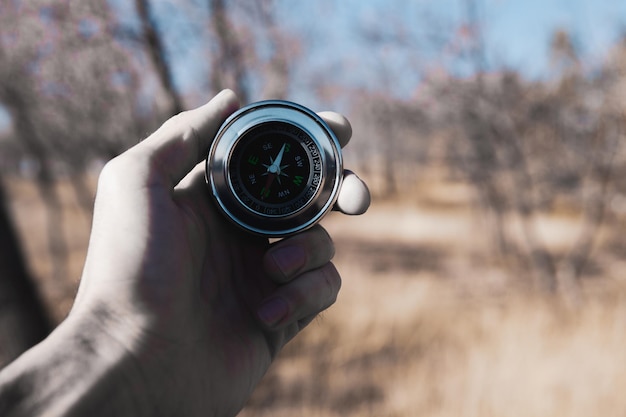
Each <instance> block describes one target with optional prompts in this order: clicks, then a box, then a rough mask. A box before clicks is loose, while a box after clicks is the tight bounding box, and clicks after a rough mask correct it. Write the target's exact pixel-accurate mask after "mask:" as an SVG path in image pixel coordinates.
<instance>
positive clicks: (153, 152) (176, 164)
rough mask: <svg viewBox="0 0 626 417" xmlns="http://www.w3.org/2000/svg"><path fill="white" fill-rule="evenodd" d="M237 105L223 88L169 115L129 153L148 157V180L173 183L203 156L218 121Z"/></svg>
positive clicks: (214, 132)
mask: <svg viewBox="0 0 626 417" xmlns="http://www.w3.org/2000/svg"><path fill="white" fill-rule="evenodd" d="M238 107H239V102H238V100H237V97H236V96H235V93H233V92H232V91H230V90H224V91H222V92H221V93H219V94H218V95H216V96H215V97H214V98H213V99H212V100H211V101H209V102H208V103H206V104H205V105H203V106H201V107H198V108H196V109H194V110H189V111H185V112H182V113H180V114H178V115H176V116H174V117H172V118H170V119H169V120H167V121H166V122H165V123H164V124H163V126H161V127H160V128H159V129H158V130H157V131H156V132H154V133H153V134H152V135H150V136H149V137H148V138H147V139H146V140H144V141H142V142H141V143H139V144H138V145H136V146H135V147H134V148H132V149H131V150H130V151H129V152H128V153H129V154H130V155H136V156H140V157H143V158H147V161H148V163H149V164H150V165H151V167H152V168H155V169H154V170H151V172H150V174H151V175H150V177H151V178H148V179H147V180H149V181H159V180H165V181H167V182H168V183H169V184H168V185H170V186H171V187H174V186H175V185H176V184H177V183H178V182H179V181H180V180H181V179H182V178H183V177H185V175H187V173H188V172H189V171H191V170H192V169H193V167H194V166H195V165H196V164H197V163H198V162H200V161H201V160H202V159H203V158H205V157H206V152H207V150H208V148H209V146H210V144H211V141H212V140H213V138H214V137H215V135H216V133H217V130H218V129H219V127H220V125H221V124H222V123H223V122H224V121H225V120H226V118H227V117H228V116H229V115H230V114H231V113H233V112H234V111H235V110H236V109H237V108H238ZM154 174H156V176H154Z"/></svg>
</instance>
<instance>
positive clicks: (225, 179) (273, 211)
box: [206, 100, 343, 237]
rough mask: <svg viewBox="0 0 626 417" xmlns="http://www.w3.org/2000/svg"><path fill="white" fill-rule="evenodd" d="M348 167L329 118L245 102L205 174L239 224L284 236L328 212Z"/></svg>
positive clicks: (282, 104) (276, 103)
mask: <svg viewBox="0 0 626 417" xmlns="http://www.w3.org/2000/svg"><path fill="white" fill-rule="evenodd" d="M342 178H343V168H342V160H341V151H340V146H339V142H338V141H337V138H336V137H335V135H334V133H333V132H332V131H331V130H330V128H329V127H328V126H327V125H326V123H325V122H324V121H323V120H322V119H321V118H320V117H319V116H317V115H316V114H315V113H313V112H312V111H311V110H309V109H307V108H305V107H302V106H300V105H298V104H295V103H291V102H287V101H281V100H273V101H262V102H258V103H254V104H251V105H249V106H246V107H244V108H242V109H240V110H239V111H237V112H236V113H234V114H233V115H232V116H231V117H229V118H228V120H226V122H224V124H223V125H222V127H221V128H220V130H219V131H218V133H217V136H216V138H215V140H214V141H213V144H212V145H211V149H210V150H209V154H208V156H207V160H206V179H207V183H208V185H209V188H210V190H211V194H212V196H213V198H214V200H215V202H216V203H217V207H218V208H219V209H220V210H221V212H222V213H223V214H224V215H225V216H226V217H227V218H228V219H229V220H231V221H232V222H233V223H235V224H236V225H238V226H240V227H241V228H243V229H245V230H247V231H249V232H252V233H255V234H258V235H263V236H268V237H283V236H288V235H291V234H294V233H297V232H299V231H302V230H306V229H308V228H310V227H312V226H313V225H314V224H316V223H317V222H319V221H320V220H321V218H322V217H323V216H324V215H325V214H326V213H327V212H329V211H330V210H331V209H332V207H333V205H334V203H335V201H336V199H337V195H338V193H339V188H340V186H341V181H342Z"/></svg>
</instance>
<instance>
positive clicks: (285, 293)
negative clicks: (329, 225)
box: [257, 226, 341, 329]
mask: <svg viewBox="0 0 626 417" xmlns="http://www.w3.org/2000/svg"><path fill="white" fill-rule="evenodd" d="M334 253H335V250H334V245H333V243H332V240H331V239H330V237H329V236H328V233H326V231H325V230H324V229H323V228H322V227H321V226H316V227H314V228H312V229H311V230H309V231H306V232H303V233H301V234H298V235H295V236H292V237H290V238H288V239H284V240H282V241H279V242H277V243H274V244H273V245H272V247H271V248H270V249H269V250H268V251H267V253H266V254H265V257H264V259H263V266H264V269H265V272H266V273H267V275H268V276H269V277H270V278H271V279H272V280H273V281H274V282H276V283H277V284H280V285H279V287H278V288H277V289H276V291H275V292H274V293H273V294H272V295H271V296H269V297H268V298H267V299H266V300H265V301H264V302H263V303H262V304H261V306H260V307H259V309H258V311H257V314H258V317H259V319H260V320H261V322H262V323H263V324H264V325H265V326H266V327H268V328H274V329H275V328H282V327H284V326H287V325H289V324H293V323H298V322H304V323H306V322H308V321H310V318H311V317H313V316H315V315H316V314H318V313H319V312H321V311H323V310H324V309H326V308H328V307H329V306H330V305H332V304H333V303H334V302H335V300H336V298H337V294H338V293H339V288H340V287H341V278H340V276H339V273H338V272H337V270H336V269H335V267H334V266H333V265H332V264H331V263H330V260H331V259H332V257H333V256H334Z"/></svg>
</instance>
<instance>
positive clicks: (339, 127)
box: [318, 111, 352, 148]
mask: <svg viewBox="0 0 626 417" xmlns="http://www.w3.org/2000/svg"><path fill="white" fill-rule="evenodd" d="M318 116H320V117H321V118H322V119H324V121H325V122H326V124H327V125H328V127H330V128H331V129H332V131H333V132H334V133H335V136H336V137H337V140H339V144H340V145H341V147H342V148H343V147H345V146H346V145H347V144H348V142H350V138H351V137H352V126H351V125H350V122H349V121H348V119H346V118H345V117H343V116H342V115H341V114H339V113H335V112H331V111H325V112H320V113H318Z"/></svg>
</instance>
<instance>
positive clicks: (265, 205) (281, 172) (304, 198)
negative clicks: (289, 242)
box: [228, 121, 322, 216]
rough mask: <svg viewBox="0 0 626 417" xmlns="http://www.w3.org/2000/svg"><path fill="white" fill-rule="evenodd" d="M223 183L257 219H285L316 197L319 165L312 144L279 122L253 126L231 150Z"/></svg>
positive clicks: (319, 158)
mask: <svg viewBox="0 0 626 417" xmlns="http://www.w3.org/2000/svg"><path fill="white" fill-rule="evenodd" d="M228 177H229V182H230V186H231V188H232V190H233V192H234V194H235V196H236V197H237V199H238V200H239V201H240V202H241V203H242V204H243V205H244V206H245V207H247V208H248V209H249V210H251V211H253V212H255V213H257V214H260V215H263V216H288V215H290V214H292V213H296V212H298V211H299V210H301V209H302V208H304V207H306V206H307V205H308V204H309V202H310V201H311V200H312V199H313V198H314V197H315V195H316V194H317V192H318V190H319V187H320V182H321V178H322V159H321V156H320V150H319V148H318V146H317V144H316V143H315V141H314V140H313V139H312V138H311V137H310V136H309V135H308V134H307V133H306V132H305V131H304V130H302V129H300V128H299V127H297V126H295V125H292V124H289V123H285V122H280V121H272V122H267V123H262V124H259V125H256V126H255V127H253V128H252V129H250V130H248V131H247V132H245V133H244V134H243V135H242V136H241V137H240V138H239V140H238V141H237V143H236V144H235V146H234V148H233V150H232V153H231V158H230V163H229V168H228Z"/></svg>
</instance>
